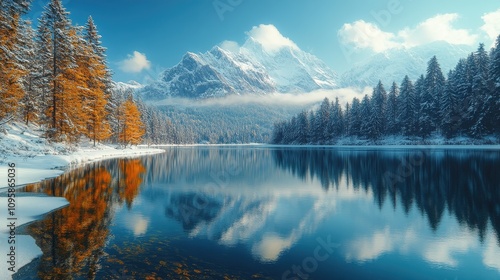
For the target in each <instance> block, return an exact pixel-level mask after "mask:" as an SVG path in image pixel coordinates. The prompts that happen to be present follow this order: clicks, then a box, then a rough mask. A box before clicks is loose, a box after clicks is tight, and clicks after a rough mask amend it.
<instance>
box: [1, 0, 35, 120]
mask: <svg viewBox="0 0 500 280" xmlns="http://www.w3.org/2000/svg"><path fill="white" fill-rule="evenodd" d="M30 4H31V1H26V0H19V1H18V0H16V1H14V0H2V1H0V46H1V47H0V62H1V63H0V99H1V100H2V102H0V121H2V120H4V119H6V118H8V119H12V118H13V117H14V115H15V113H16V111H17V108H18V104H19V102H20V101H21V99H22V98H23V97H24V90H23V86H22V84H21V81H22V77H23V76H25V75H26V69H25V68H24V66H23V63H22V55H21V51H20V49H21V46H20V43H21V41H22V40H20V32H19V25H20V23H21V15H22V14H24V13H26V12H27V11H28V9H29V6H30Z"/></svg>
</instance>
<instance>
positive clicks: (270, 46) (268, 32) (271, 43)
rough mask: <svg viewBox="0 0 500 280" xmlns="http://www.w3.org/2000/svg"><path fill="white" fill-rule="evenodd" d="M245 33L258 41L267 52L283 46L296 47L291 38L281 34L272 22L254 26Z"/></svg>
mask: <svg viewBox="0 0 500 280" xmlns="http://www.w3.org/2000/svg"><path fill="white" fill-rule="evenodd" d="M247 35H248V37H251V38H253V39H254V40H255V41H257V42H259V43H260V44H261V45H262V47H263V48H264V50H266V51H267V52H275V51H278V50H280V49H281V48H283V47H291V48H298V47H297V45H296V44H295V43H294V42H293V41H292V40H290V39H288V38H286V37H284V36H283V35H281V33H280V32H279V31H278V29H277V28H276V27H275V26H274V25H272V24H261V25H259V26H254V27H252V30H250V31H248V32H247Z"/></svg>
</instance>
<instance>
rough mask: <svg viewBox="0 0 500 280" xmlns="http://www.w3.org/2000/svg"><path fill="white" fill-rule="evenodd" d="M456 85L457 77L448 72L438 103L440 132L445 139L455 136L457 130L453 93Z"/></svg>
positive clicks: (453, 73) (452, 72) (455, 90)
mask: <svg viewBox="0 0 500 280" xmlns="http://www.w3.org/2000/svg"><path fill="white" fill-rule="evenodd" d="M457 84H458V81H457V75H456V73H455V72H454V71H452V70H450V72H449V73H448V81H447V82H446V85H445V89H444V91H443V94H442V96H441V102H440V105H441V108H440V115H441V117H442V120H441V130H442V132H443V134H444V136H445V137H447V138H451V137H453V136H455V135H456V132H457V128H458V127H457V124H456V115H455V111H454V108H455V107H456V105H455V103H456V102H455V96H454V93H455V92H457V90H458V89H457V88H458V87H457Z"/></svg>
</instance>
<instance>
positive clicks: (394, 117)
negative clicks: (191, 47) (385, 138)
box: [386, 82, 400, 135]
mask: <svg viewBox="0 0 500 280" xmlns="http://www.w3.org/2000/svg"><path fill="white" fill-rule="evenodd" d="M398 101H399V88H398V85H397V84H396V82H393V83H392V86H391V90H390V91H389V95H388V96H387V115H386V119H387V131H386V132H387V134H389V135H395V134H397V133H399V131H400V126H399V122H398V107H399V104H398V103H399V102H398Z"/></svg>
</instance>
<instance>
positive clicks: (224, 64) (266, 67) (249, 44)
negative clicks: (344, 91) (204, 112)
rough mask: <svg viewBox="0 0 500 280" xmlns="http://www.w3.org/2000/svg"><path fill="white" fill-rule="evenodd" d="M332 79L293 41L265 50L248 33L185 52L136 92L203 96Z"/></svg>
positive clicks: (311, 86) (301, 86) (322, 84)
mask: <svg viewBox="0 0 500 280" xmlns="http://www.w3.org/2000/svg"><path fill="white" fill-rule="evenodd" d="M336 84H337V77H336V75H335V73H334V72H333V71H332V70H330V68H328V66H326V64H325V63H323V62H322V61H321V60H319V59H318V58H316V57H315V56H314V55H312V54H309V53H307V52H304V51H302V50H300V49H299V48H298V47H295V46H282V47H280V48H279V49H277V50H272V51H269V50H267V49H266V48H265V47H264V46H263V45H262V44H261V43H259V42H258V41H257V40H255V39H254V38H252V37H249V38H248V39H247V41H246V42H245V43H244V44H243V45H242V46H241V47H238V48H237V49H229V48H223V47H221V46H215V47H213V48H212V49H211V50H210V51H208V52H205V53H198V54H195V53H191V52H188V53H186V54H185V55H184V57H183V58H182V60H181V61H180V62H179V63H178V64H177V65H175V66H174V67H172V68H169V69H167V70H165V71H164V72H163V73H162V74H160V77H159V79H158V81H156V82H154V83H152V84H149V85H147V86H145V87H144V88H143V89H141V90H140V92H141V93H142V94H143V96H144V97H145V98H146V99H164V98H165V97H188V98H206V97H219V96H226V95H230V94H267V93H273V92H310V91H313V90H316V89H322V88H325V89H330V88H335V87H336Z"/></svg>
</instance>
